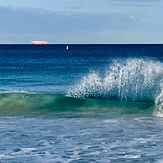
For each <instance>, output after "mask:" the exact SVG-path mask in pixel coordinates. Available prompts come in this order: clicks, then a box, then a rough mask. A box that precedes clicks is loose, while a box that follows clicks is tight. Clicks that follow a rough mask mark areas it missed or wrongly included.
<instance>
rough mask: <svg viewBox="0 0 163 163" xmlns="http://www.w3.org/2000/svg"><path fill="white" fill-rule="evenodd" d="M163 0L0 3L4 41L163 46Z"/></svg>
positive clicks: (17, 0) (0, 39) (1, 40)
mask: <svg viewBox="0 0 163 163" xmlns="http://www.w3.org/2000/svg"><path fill="white" fill-rule="evenodd" d="M162 17H163V0H28V1H23V0H0V22H1V23H0V25H1V27H0V43H30V42H31V41H32V40H46V41H48V42H49V43H106V44H107V43H108V44H109V43H163V20H162Z"/></svg>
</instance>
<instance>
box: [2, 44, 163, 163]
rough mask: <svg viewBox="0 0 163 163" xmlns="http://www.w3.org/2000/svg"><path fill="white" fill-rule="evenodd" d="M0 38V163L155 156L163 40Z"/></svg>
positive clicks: (162, 95) (159, 139)
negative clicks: (3, 41)
mask: <svg viewBox="0 0 163 163" xmlns="http://www.w3.org/2000/svg"><path fill="white" fill-rule="evenodd" d="M68 46H69V49H68V50H66V49H65V48H66V45H64V44H61V45H60V44H57V45H27V44H26V45H21V44H19V45H16V44H14V45H12V44H11V45H0V140H1V141H0V143H1V145H0V162H2V163H6V162H7V163H8V162H9V163H12V162H14V163H15V162H23V163H24V162H31V163H32V162H33V163H35V162H38V163H40V162H43V163H44V162H51V163H53V162H57V163H67V162H71V163H78V162H79V163H90V162H92V163H93V162H97V163H105V162H107V163H108V162H110V163H114V162H115V163H122V162H128V163H129V162H135V163H138V162H140V163H142V162H143V163H146V162H147V163H162V162H163V155H162V153H163V45H161V44H155V45H153V44H140V45H139V44H134V45H132V44H122V45H121V44H117V45H116V44H113V45H107V44H105V45H100V44H91V45H89V44H87V45H84V44H81V45H80V44H69V45H68Z"/></svg>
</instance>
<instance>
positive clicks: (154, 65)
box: [67, 59, 163, 116]
mask: <svg viewBox="0 0 163 163" xmlns="http://www.w3.org/2000/svg"><path fill="white" fill-rule="evenodd" d="M162 83H163V63H161V62H159V61H153V60H146V59H127V60H123V61H122V60H115V61H113V63H112V64H111V65H110V66H109V67H108V68H107V69H106V70H105V72H104V73H103V72H102V73H98V72H91V73H89V74H88V75H87V76H84V77H83V78H82V79H81V81H80V82H78V83H77V84H76V85H75V86H74V87H73V88H71V89H70V90H69V91H68V92H67V96H69V97H74V98H82V99H85V98H92V99H104V100H109V101H121V102H146V103H151V102H153V103H155V110H154V115H156V116H163V84H162Z"/></svg>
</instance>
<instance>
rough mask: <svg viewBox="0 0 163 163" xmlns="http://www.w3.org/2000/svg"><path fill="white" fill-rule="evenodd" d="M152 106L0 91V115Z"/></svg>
mask: <svg viewBox="0 0 163 163" xmlns="http://www.w3.org/2000/svg"><path fill="white" fill-rule="evenodd" d="M152 106H153V104H152V103H145V102H117V101H108V100H97V99H78V98H72V97H66V96H64V95H59V94H49V93H30V92H3V93H0V115H1V116H38V115H40V116H53V115H55V114H56V113H64V112H71V115H72V112H74V113H85V112H86V113H87V112H93V113H95V114H97V113H103V112H104V113H105V112H110V111H111V112H115V111H116V112H118V113H135V112H140V111H141V112H144V111H146V110H149V108H151V107H152Z"/></svg>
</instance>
